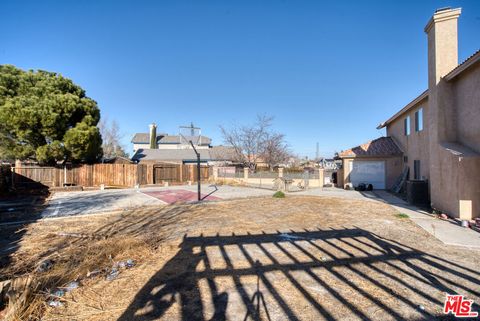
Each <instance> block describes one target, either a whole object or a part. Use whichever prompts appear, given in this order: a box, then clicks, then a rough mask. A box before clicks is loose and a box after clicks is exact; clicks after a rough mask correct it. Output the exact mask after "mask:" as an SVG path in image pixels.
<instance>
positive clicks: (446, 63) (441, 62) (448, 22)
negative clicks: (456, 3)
mask: <svg viewBox="0 0 480 321" xmlns="http://www.w3.org/2000/svg"><path fill="white" fill-rule="evenodd" d="M461 12H462V9H461V8H457V9H451V8H442V9H438V10H436V11H435V13H434V14H433V16H432V18H430V20H429V21H428V23H427V26H426V27H425V33H427V35H428V87H429V89H430V88H432V87H433V86H436V85H437V84H438V82H439V81H440V78H441V77H443V76H445V75H446V74H448V73H449V72H450V71H452V70H453V69H454V68H455V67H457V65H458V32H457V21H458V17H459V16H460V13H461Z"/></svg>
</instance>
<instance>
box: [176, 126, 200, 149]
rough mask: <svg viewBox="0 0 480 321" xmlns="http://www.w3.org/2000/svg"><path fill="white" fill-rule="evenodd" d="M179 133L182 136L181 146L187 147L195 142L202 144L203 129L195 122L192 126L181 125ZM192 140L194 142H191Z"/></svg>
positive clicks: (196, 144)
mask: <svg viewBox="0 0 480 321" xmlns="http://www.w3.org/2000/svg"><path fill="white" fill-rule="evenodd" d="M178 135H179V136H180V146H181V147H180V148H183V149H187V148H190V147H191V145H192V144H193V145H194V146H199V145H201V144H202V129H201V128H200V127H195V126H194V125H193V123H191V124H190V126H180V127H179V131H178ZM190 142H192V144H190Z"/></svg>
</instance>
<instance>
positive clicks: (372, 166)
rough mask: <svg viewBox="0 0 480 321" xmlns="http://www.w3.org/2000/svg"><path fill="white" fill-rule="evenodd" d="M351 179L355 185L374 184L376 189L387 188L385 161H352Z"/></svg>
mask: <svg viewBox="0 0 480 321" xmlns="http://www.w3.org/2000/svg"><path fill="white" fill-rule="evenodd" d="M350 166H351V168H350V170H351V171H350V181H351V182H352V184H353V186H357V185H358V184H360V183H365V184H372V185H373V188H374V189H385V162H383V161H358V160H354V161H352V162H351V163H350Z"/></svg>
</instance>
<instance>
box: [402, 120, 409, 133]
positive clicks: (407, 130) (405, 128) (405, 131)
mask: <svg viewBox="0 0 480 321" xmlns="http://www.w3.org/2000/svg"><path fill="white" fill-rule="evenodd" d="M403 126H404V134H405V136H408V135H410V116H407V117H406V118H405V119H404V120H403Z"/></svg>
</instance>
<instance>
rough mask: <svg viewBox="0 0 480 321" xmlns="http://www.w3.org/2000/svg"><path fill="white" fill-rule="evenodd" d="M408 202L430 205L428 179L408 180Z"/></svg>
mask: <svg viewBox="0 0 480 321" xmlns="http://www.w3.org/2000/svg"><path fill="white" fill-rule="evenodd" d="M407 202H408V203H409V204H413V205H429V204H430V197H429V195H428V181H426V180H410V181H407Z"/></svg>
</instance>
